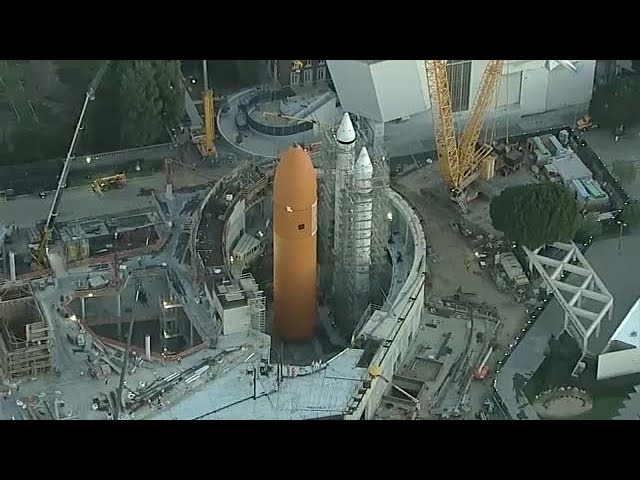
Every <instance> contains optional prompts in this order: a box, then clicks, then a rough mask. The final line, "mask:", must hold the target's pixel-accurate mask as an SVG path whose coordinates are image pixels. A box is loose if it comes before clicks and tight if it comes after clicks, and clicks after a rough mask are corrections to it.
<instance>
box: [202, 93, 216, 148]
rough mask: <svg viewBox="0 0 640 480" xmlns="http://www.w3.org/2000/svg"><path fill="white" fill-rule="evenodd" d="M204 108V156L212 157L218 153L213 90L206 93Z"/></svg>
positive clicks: (203, 102)
mask: <svg viewBox="0 0 640 480" xmlns="http://www.w3.org/2000/svg"><path fill="white" fill-rule="evenodd" d="M202 106H203V107H204V139H203V142H202V146H203V154H204V155H205V156H207V157H210V156H212V155H213V154H214V153H215V152H216V147H215V137H216V127H215V107H214V103H213V90H211V89H210V88H208V89H207V90H206V91H205V92H204V96H203V98H202Z"/></svg>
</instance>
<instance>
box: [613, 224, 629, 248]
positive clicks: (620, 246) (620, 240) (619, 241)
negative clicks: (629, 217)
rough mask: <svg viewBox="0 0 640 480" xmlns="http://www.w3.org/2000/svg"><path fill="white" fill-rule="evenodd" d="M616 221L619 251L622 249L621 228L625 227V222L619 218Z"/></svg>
mask: <svg viewBox="0 0 640 480" xmlns="http://www.w3.org/2000/svg"><path fill="white" fill-rule="evenodd" d="M616 223H617V224H618V225H620V234H619V235H618V251H620V250H622V229H623V228H624V227H626V226H627V224H626V223H624V222H622V221H620V220H618V221H617V222H616Z"/></svg>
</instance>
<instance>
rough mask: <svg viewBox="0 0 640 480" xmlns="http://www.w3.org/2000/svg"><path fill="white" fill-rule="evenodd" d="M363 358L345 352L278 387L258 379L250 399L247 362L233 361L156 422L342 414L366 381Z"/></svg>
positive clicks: (250, 378)
mask: <svg viewBox="0 0 640 480" xmlns="http://www.w3.org/2000/svg"><path fill="white" fill-rule="evenodd" d="M362 354H363V350H360V349H348V350H346V351H344V352H343V353H342V354H341V355H339V356H337V357H336V358H335V360H334V361H332V362H331V363H330V364H329V365H327V367H326V368H325V369H322V370H319V371H316V372H315V373H311V374H309V375H305V376H298V377H294V378H284V379H283V381H282V383H281V385H280V388H279V389H278V388H277V385H276V376H275V375H270V376H269V377H265V376H260V377H259V378H258V385H257V388H256V394H257V395H256V397H257V398H255V399H254V398H253V393H254V390H253V376H252V375H248V374H247V372H246V367H247V364H246V363H244V362H241V363H237V364H235V365H233V366H230V367H229V370H228V371H227V372H226V373H225V374H223V375H221V376H220V377H218V378H216V379H214V380H212V381H210V382H209V383H208V384H205V386H203V387H202V388H201V389H200V390H199V391H197V392H195V393H193V394H192V395H191V396H190V397H188V398H185V399H184V400H182V401H180V402H178V403H176V404H173V405H171V406H170V407H169V408H167V409H166V410H164V411H162V413H160V415H158V416H157V417H155V419H156V420H193V419H202V420H303V419H308V418H319V417H327V416H331V415H342V414H343V412H344V411H345V410H346V408H347V405H348V403H349V402H350V400H351V399H352V398H353V397H354V396H355V395H356V394H357V392H358V389H359V388H360V387H361V385H362V381H363V380H364V379H366V378H367V377H368V372H367V369H366V368H359V367H357V364H358V361H359V360H360V357H361V356H362Z"/></svg>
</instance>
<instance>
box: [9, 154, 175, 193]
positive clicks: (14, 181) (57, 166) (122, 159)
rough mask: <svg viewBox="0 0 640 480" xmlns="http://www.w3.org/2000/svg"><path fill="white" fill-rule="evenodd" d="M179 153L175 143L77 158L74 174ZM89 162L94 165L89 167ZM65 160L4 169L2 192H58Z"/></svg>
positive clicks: (60, 159)
mask: <svg viewBox="0 0 640 480" xmlns="http://www.w3.org/2000/svg"><path fill="white" fill-rule="evenodd" d="M176 151H177V147H174V145H173V144H172V143H161V144H158V145H150V146H146V147H139V148H128V149H124V150H117V151H114V152H105V153H96V154H90V155H82V156H76V157H75V158H74V159H73V160H72V163H71V170H72V171H86V172H87V174H88V175H89V174H90V172H91V171H100V170H101V169H103V168H104V167H108V166H119V165H123V164H126V163H128V162H133V161H135V160H153V159H158V158H163V157H165V156H168V155H171V154H173V153H174V152H176ZM87 158H90V159H91V160H90V162H89V163H87ZM63 165H64V159H62V158H59V159H55V160H40V161H37V162H29V163H22V164H17V165H6V166H1V167H0V190H6V189H10V188H11V189H13V191H14V193H15V194H16V195H31V194H36V193H38V192H42V191H48V190H55V188H56V187H57V184H58V176H59V175H60V172H61V171H62V166H63Z"/></svg>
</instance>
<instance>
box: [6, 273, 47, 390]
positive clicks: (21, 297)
mask: <svg viewBox="0 0 640 480" xmlns="http://www.w3.org/2000/svg"><path fill="white" fill-rule="evenodd" d="M16 324H17V325H20V326H19V327H17V328H16ZM50 330H51V329H50V327H49V325H48V324H47V322H46V320H45V319H44V317H43V315H42V311H41V310H40V307H39V305H38V303H37V302H36V301H35V299H34V297H33V292H32V291H31V287H30V286H29V285H28V284H12V285H6V286H3V287H0V370H1V372H2V375H3V377H5V379H6V380H9V381H15V380H17V379H19V378H21V377H26V376H36V375H40V374H43V373H47V372H48V371H49V370H50V369H51V346H52V345H51V335H50V333H51V332H50Z"/></svg>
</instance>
